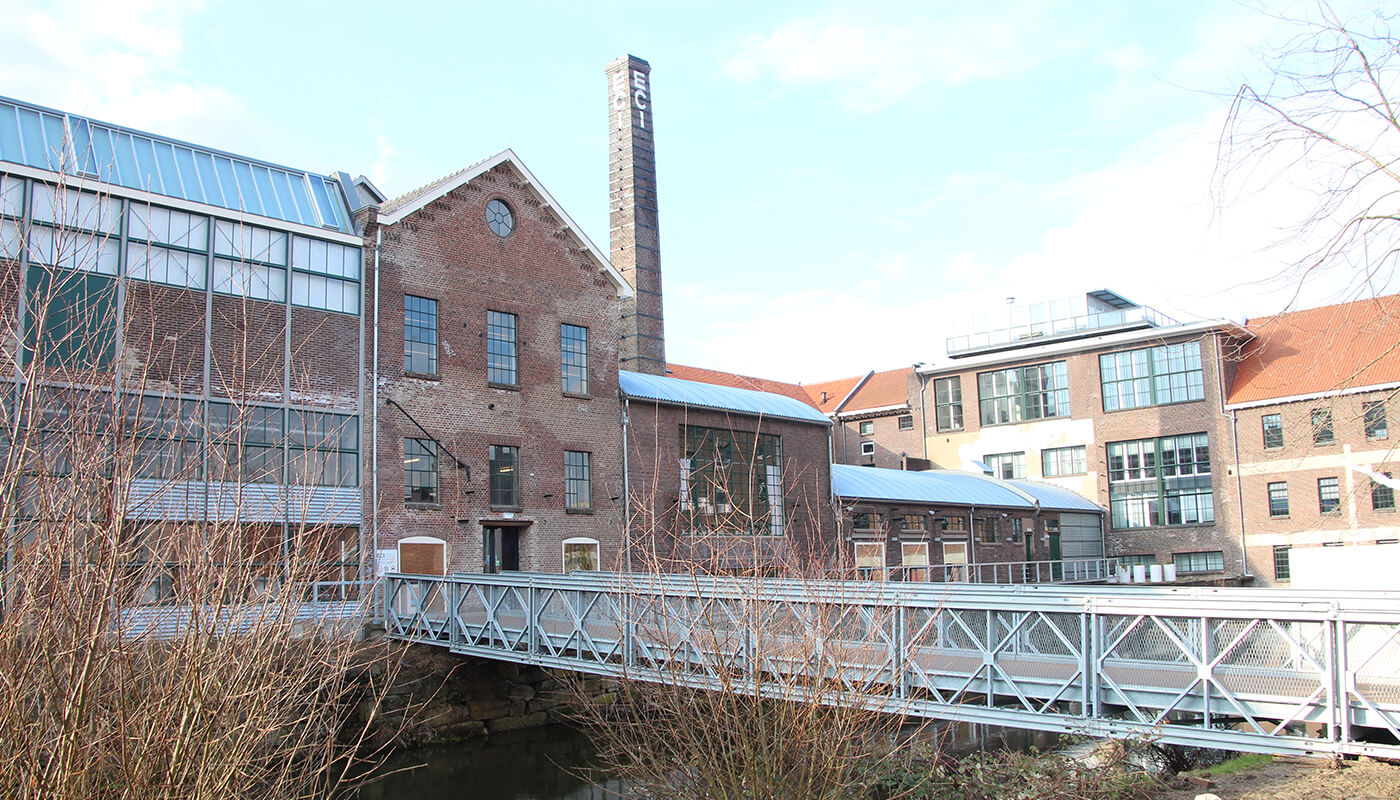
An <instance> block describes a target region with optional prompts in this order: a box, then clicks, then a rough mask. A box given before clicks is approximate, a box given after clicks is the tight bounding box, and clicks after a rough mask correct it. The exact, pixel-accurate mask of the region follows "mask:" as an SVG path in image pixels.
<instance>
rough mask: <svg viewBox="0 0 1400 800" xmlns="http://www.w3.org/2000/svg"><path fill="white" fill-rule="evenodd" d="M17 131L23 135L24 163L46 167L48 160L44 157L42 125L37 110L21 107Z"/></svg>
mask: <svg viewBox="0 0 1400 800" xmlns="http://www.w3.org/2000/svg"><path fill="white" fill-rule="evenodd" d="M19 132H20V135H21V136H23V137H24V163H26V164H28V165H29V166H31V167H39V168H41V169H48V167H49V162H48V159H47V158H45V157H44V127H43V126H42V125H41V124H40V123H39V112H37V111H32V110H30V109H28V108H21V109H20V110H19Z"/></svg>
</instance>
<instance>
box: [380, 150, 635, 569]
mask: <svg viewBox="0 0 1400 800" xmlns="http://www.w3.org/2000/svg"><path fill="white" fill-rule="evenodd" d="M431 196H432V197H433V199H431V201H430V202H427V203H426V204H425V205H422V207H421V208H418V209H417V210H413V211H411V212H410V213H407V214H406V215H404V216H403V217H402V218H401V219H396V220H395V221H394V222H393V223H392V224H386V225H382V228H381V225H380V222H379V220H380V219H382V218H383V216H382V214H387V213H389V212H381V216H378V217H377V216H376V215H375V214H373V213H370V212H366V213H364V214H363V215H362V222H363V223H364V225H365V232H366V240H367V242H368V241H373V239H374V237H375V235H376V233H377V232H379V231H380V230H382V244H381V249H380V254H379V285H380V292H381V296H380V298H379V312H378V313H379V340H380V358H379V370H380V381H379V395H380V406H379V408H378V415H379V437H378V449H379V465H380V469H379V476H378V486H379V492H378V494H379V504H378V547H379V548H380V549H381V550H383V549H388V548H392V547H393V546H394V544H395V542H397V540H399V539H401V538H405V537H411V536H430V537H435V538H437V539H441V540H443V541H445V542H446V543H447V546H446V549H447V557H446V564H445V566H446V569H447V570H448V571H454V570H466V571H478V570H481V569H482V568H483V566H484V564H485V553H484V550H483V547H484V534H485V533H486V529H487V528H488V527H491V528H493V529H494V528H496V527H502V528H508V529H509V530H510V531H511V532H513V533H514V534H515V535H516V536H517V537H518V546H519V565H518V568H519V569H524V570H544V571H551V572H558V571H561V570H562V569H563V563H562V558H563V557H562V543H563V542H564V540H566V539H571V538H580V537H582V538H587V539H592V540H596V541H597V542H598V543H599V544H600V555H601V563H600V566H601V567H602V568H604V569H614V568H616V567H617V565H618V554H619V547H620V542H621V539H622V537H621V531H622V516H623V508H622V505H621V498H622V487H621V475H622V450H621V439H620V435H619V422H618V421H619V418H620V414H621V408H620V405H619V400H618V388H617V368H618V361H617V359H618V349H617V348H618V315H619V293H620V287H619V286H618V285H617V284H616V283H614V282H613V281H611V280H609V279H608V278H607V277H606V276H605V275H604V273H603V268H602V265H601V264H600V263H599V261H598V260H597V258H596V257H594V256H593V255H592V254H591V253H590V252H589V251H588V250H587V248H586V246H585V245H584V244H583V243H581V242H579V241H578V240H577V239H576V238H575V237H574V235H573V234H572V233H571V232H570V231H569V230H568V229H567V227H566V226H564V225H563V224H562V223H561V221H560V219H559V217H558V216H556V214H555V212H552V211H551V210H550V209H549V208H548V207H547V206H546V204H544V203H542V202H541V198H540V195H539V194H537V192H536V191H535V189H534V188H532V187H531V186H530V185H529V183H528V181H526V180H524V178H523V175H522V173H521V171H520V170H519V169H517V167H516V162H514V161H513V160H511V159H504V160H502V161H501V162H500V163H499V164H497V165H496V166H494V167H493V168H491V169H489V170H487V171H484V172H481V173H480V174H477V175H476V176H475V177H472V178H471V179H470V180H467V181H466V182H463V183H459V185H455V186H453V187H452V188H450V189H448V188H445V187H443V188H440V189H438V190H434V191H433V192H431ZM491 200H500V201H504V202H505V203H506V204H507V205H508V206H509V208H510V209H511V211H512V212H513V214H514V220H515V227H514V230H513V231H511V232H510V233H509V235H507V236H504V237H502V236H499V235H497V234H496V233H494V232H493V231H492V230H491V228H490V227H489V226H488V224H487V215H486V206H487V203H488V202H489V201H491ZM372 271H373V264H372V263H367V264H366V274H372ZM405 295H412V296H414V297H420V298H427V299H430V300H434V301H436V304H437V306H436V308H437V318H436V337H437V343H436V356H437V368H436V373H435V374H417V373H413V374H410V373H406V372H405V370H404V366H405V365H404V362H403V360H402V359H403V352H404V297H405ZM369 304H370V305H369V307H371V308H372V307H373V296H372V293H371V296H370V298H369ZM488 311H496V312H506V313H509V314H513V315H515V323H516V328H515V348H516V359H515V366H516V369H517V383H516V384H515V385H494V384H491V383H489V382H488V380H487V360H488V359H487V356H488V354H487V347H488V344H487V330H486V327H487V313H488ZM561 324H568V325H576V326H581V327H585V328H587V329H588V349H587V352H588V359H587V367H588V371H587V372H588V386H587V392H586V393H573V394H566V393H565V392H564V387H563V384H562V380H561V328H560V326H561ZM371 346H372V345H371ZM368 356H372V352H369V351H367V357H368ZM391 403H392V404H391ZM410 416H411V418H412V420H416V421H417V423H418V424H421V425H422V427H423V429H425V430H426V433H425V432H424V431H423V430H420V429H419V428H418V427H417V426H416V425H415V424H414V422H413V421H412V420H410ZM370 423H371V420H370V419H369V417H368V416H366V419H365V440H366V441H370V440H371V436H372V435H371V430H370ZM429 438H431V439H435V440H437V441H438V442H439V443H440V447H439V448H438V450H439V452H438V458H437V479H438V491H437V499H436V502H431V503H425V502H418V503H410V502H408V501H407V500H406V488H405V486H406V484H405V469H404V441H405V439H429ZM491 445H500V446H509V447H515V448H518V454H519V462H518V464H517V467H516V468H517V469H518V472H517V473H516V474H518V476H519V477H518V488H519V504H518V505H513V506H493V505H492V502H491V500H492V498H491V494H492V492H491V488H490V469H489V464H488V454H489V448H490V446H491ZM566 451H575V452H584V453H589V454H590V457H589V467H590V469H589V472H590V483H591V508H590V509H588V510H586V511H579V510H569V509H566V507H565V466H564V464H565V452H566ZM449 452H450V453H451V455H449V454H448V453H449ZM452 456H455V457H456V458H457V459H460V460H461V461H462V462H463V464H464V465H465V467H459V466H457V465H456V464H455V463H454V460H453V457H452ZM370 457H371V454H370V453H366V469H367V470H368V468H369V458H370ZM366 474H368V472H367V473H366ZM365 515H366V517H367V518H369V517H371V516H372V515H373V509H372V508H371V504H370V503H369V502H368V501H367V503H366V508H365Z"/></svg>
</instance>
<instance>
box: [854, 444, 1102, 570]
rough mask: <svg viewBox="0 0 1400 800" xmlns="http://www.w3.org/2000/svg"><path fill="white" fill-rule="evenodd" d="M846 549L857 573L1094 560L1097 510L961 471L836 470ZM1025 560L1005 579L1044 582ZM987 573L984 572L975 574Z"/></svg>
mask: <svg viewBox="0 0 1400 800" xmlns="http://www.w3.org/2000/svg"><path fill="white" fill-rule="evenodd" d="M832 477H833V481H834V487H835V488H834V491H835V493H836V502H837V505H838V507H839V509H840V514H841V516H840V520H841V525H840V528H841V532H842V538H843V541H844V542H846V547H845V556H846V557H847V558H848V559H849V562H848V563H850V564H851V565H852V566H854V568H855V569H856V570H857V573H858V574H860V575H862V576H863V577H877V576H880V575H881V573H882V570H883V571H884V572H886V573H888V574H889V575H891V576H892V577H895V578H902V579H904V580H927V579H930V578H932V579H934V580H939V579H942V578H945V577H946V578H949V579H953V580H961V579H964V578H966V577H970V576H966V575H960V574H958V573H957V572H952V573H949V572H946V571H935V572H934V573H933V574H930V573H929V572H928V571H927V570H925V569H923V568H926V567H938V566H948V567H957V566H963V565H976V564H1007V563H1014V562H1037V561H1059V560H1060V559H1062V558H1063V559H1075V560H1081V561H1082V560H1085V559H1097V558H1100V557H1102V555H1103V549H1104V547H1103V545H1104V541H1103V509H1101V508H1099V507H1098V506H1097V505H1095V504H1094V503H1093V502H1092V501H1090V500H1088V499H1086V498H1083V497H1080V496H1079V495H1077V494H1075V493H1074V492H1071V491H1068V490H1066V489H1061V488H1059V487H1057V486H1050V485H1048V484H1043V483H1036V482H1031V481H1005V480H1001V479H1000V478H994V477H992V476H990V475H982V474H980V473H973V472H959V471H942V470H934V471H926V472H910V471H905V470H894V469H884V468H878V467H877V468H869V467H860V466H852V465H845V464H837V465H835V466H833V467H832ZM1036 568H1037V565H1033V564H1031V565H1021V568H1020V569H1019V570H1018V572H1017V574H1016V576H1015V577H1012V576H1010V575H1007V576H1006V577H1005V578H1003V581H1007V580H1014V581H1016V582H1021V581H1024V580H1026V579H1027V577H1028V576H1029V577H1030V578H1031V579H1032V580H1035V579H1036V578H1039V579H1040V580H1046V579H1049V578H1051V577H1052V576H1054V573H1053V572H1050V571H1047V570H1042V573H1043V574H1041V575H1037V573H1036V572H1035V570H1036ZM979 577H980V578H983V579H987V578H992V576H991V575H990V574H988V575H985V576H979Z"/></svg>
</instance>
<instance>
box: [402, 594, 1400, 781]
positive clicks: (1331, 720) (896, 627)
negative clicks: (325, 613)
mask: <svg viewBox="0 0 1400 800" xmlns="http://www.w3.org/2000/svg"><path fill="white" fill-rule="evenodd" d="M384 616H385V623H386V630H387V632H388V634H389V635H390V636H392V637H395V638H399V639H404V640H407V641H415V642H424V643H431V644H436V645H439V646H445V647H450V648H451V649H452V650H453V651H455V652H459V653H464V654H470V655H476V656H482V657H487V658H496V659H504V660H510V661H516V662H523V663H532V664H539V665H543V666H550V667H560V668H565V669H573V670H581V671H585V672H591V673H597V674H608V675H618V676H628V677H630V678H634V679H639V680H648V681H663V682H669V683H681V684H684V685H690V686H696V687H701V688H704V687H711V688H713V687H715V686H720V685H732V683H733V681H734V680H736V679H742V680H744V681H748V682H749V684H750V685H751V686H752V688H753V690H754V691H760V692H763V693H766V694H769V695H772V696H779V697H790V698H798V697H806V698H808V699H814V700H816V701H818V702H841V703H853V704H859V705H862V706H865V707H870V708H878V709H881V710H886V711H891V712H896V713H902V714H914V715H921V716H928V717H938V718H945V719H961V720H967V721H974V722H985V723H993V724H1002V725H1012V726H1018V727H1025V728H1033V729H1041V730H1050V731H1063V732H1078V733H1087V734H1094V735H1128V734H1136V735H1142V736H1153V737H1157V738H1159V739H1161V740H1164V741H1167V742H1172V743H1177V744H1188V745H1197V746H1211V747H1228V748H1232V749H1238V750H1255V751H1263V752H1286V753H1320V754H1336V753H1356V754H1368V755H1376V756H1381V757H1388V758H1396V757H1400V747H1398V746H1396V745H1393V744H1375V743H1370V742H1367V741H1363V740H1366V739H1375V738H1377V737H1378V736H1379V737H1382V738H1383V737H1386V736H1390V737H1394V738H1393V739H1392V741H1394V740H1400V674H1397V673H1400V669H1397V667H1400V596H1397V595H1396V594H1394V593H1369V594H1368V593H1360V592H1338V593H1333V594H1331V595H1327V594H1320V593H1315V592H1289V591H1281V590H1259V589H1252V590H1251V589H1210V590H1205V589H1166V588H1155V587H1152V588H1149V587H1102V588H1087V587H1067V586H1034V585H1018V586H1011V587H1005V586H1001V587H997V586H990V585H979V584H947V585H939V584H930V583H899V582H867V581H805V580H770V579H761V580H744V579H735V578H723V577H712V576H691V575H682V576H665V575H627V574H613V573H573V574H570V575H545V574H534V573H507V574H501V575H476V574H458V575H452V576H447V577H424V576H412V575H390V576H388V577H387V578H386V583H385V595H384ZM833 691H835V692H836V694H835V695H833V694H832V692H833Z"/></svg>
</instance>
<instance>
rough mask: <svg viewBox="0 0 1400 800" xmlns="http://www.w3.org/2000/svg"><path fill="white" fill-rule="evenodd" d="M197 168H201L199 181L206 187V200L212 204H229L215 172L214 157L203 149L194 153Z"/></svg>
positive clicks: (202, 186)
mask: <svg viewBox="0 0 1400 800" xmlns="http://www.w3.org/2000/svg"><path fill="white" fill-rule="evenodd" d="M194 163H195V168H196V169H198V170H199V183H200V186H201V188H203V189H204V201H205V202H206V203H209V204H210V205H215V206H227V205H228V203H226V202H225V201H224V194H223V190H222V189H220V187H219V176H218V175H216V174H214V157H213V156H211V155H209V154H208V153H205V152H202V151H196V152H195V154H194Z"/></svg>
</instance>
